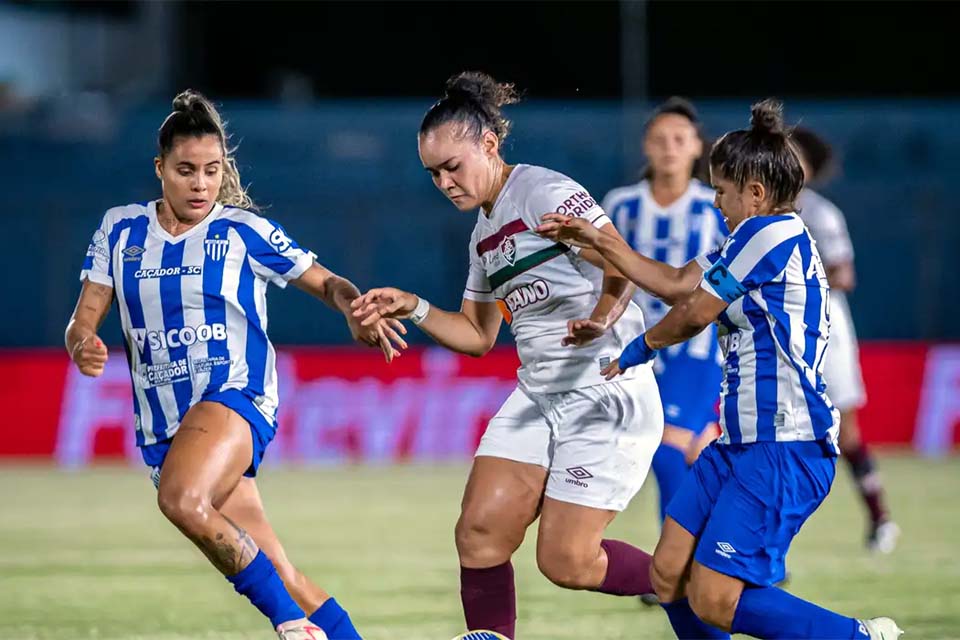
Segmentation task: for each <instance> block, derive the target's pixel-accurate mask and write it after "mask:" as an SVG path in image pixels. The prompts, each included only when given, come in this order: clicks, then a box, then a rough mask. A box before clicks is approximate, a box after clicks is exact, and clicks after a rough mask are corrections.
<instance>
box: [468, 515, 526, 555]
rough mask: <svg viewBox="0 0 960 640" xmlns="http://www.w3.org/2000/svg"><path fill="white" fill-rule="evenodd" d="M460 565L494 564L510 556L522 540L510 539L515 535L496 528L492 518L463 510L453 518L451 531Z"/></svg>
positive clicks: (521, 537)
mask: <svg viewBox="0 0 960 640" xmlns="http://www.w3.org/2000/svg"><path fill="white" fill-rule="evenodd" d="M454 537H455V540H456V544H457V553H458V555H459V556H460V564H462V565H465V566H495V565H498V564H502V563H504V562H506V561H507V560H509V559H510V556H512V555H513V552H514V551H516V549H517V547H519V546H520V542H522V541H523V535H522V533H521V536H520V541H514V540H513V538H514V537H515V536H513V535H512V533H511V532H509V531H505V530H504V529H503V528H500V527H497V526H496V523H495V522H493V520H492V518H487V517H484V516H483V514H482V513H478V512H476V511H472V510H465V511H464V512H463V513H461V514H460V518H459V520H457V526H456V529H455V530H454Z"/></svg>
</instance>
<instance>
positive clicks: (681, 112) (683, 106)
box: [641, 96, 710, 182]
mask: <svg viewBox="0 0 960 640" xmlns="http://www.w3.org/2000/svg"><path fill="white" fill-rule="evenodd" d="M666 114H673V115H678V116H682V117H684V118H686V119H687V120H688V121H689V122H690V124H691V125H693V128H694V129H695V130H696V132H697V137H698V138H700V142H701V144H703V146H704V148H706V147H707V146H708V145H707V140H706V139H705V138H704V135H703V124H702V123H701V122H700V114H699V113H697V108H696V107H695V106H693V103H692V102H690V101H689V100H687V99H686V98H682V97H680V96H671V97H669V98H667V100H666V101H664V102H662V103H660V104H659V105H657V107H656V108H655V109H654V110H653V112H652V113H651V114H650V117H648V118H647V121H646V123H644V125H643V134H644V135H646V134H647V132H648V131H649V130H650V127H651V126H653V123H654V122H655V121H656V119H657V118H659V117H660V116H662V115H666ZM641 176H642V177H643V178H644V179H645V180H652V179H653V167H652V166H651V165H647V166H645V167H644V168H643V170H642V171H641ZM692 177H694V178H696V179H698V180H701V181H702V182H709V181H710V165H709V163H708V162H707V158H706V154H701V155H700V157H699V158H697V159H696V160H694V161H693V170H692Z"/></svg>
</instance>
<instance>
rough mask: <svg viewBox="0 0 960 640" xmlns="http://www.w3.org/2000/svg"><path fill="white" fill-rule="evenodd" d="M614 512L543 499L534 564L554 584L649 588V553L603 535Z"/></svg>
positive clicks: (629, 591)
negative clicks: (535, 563)
mask: <svg viewBox="0 0 960 640" xmlns="http://www.w3.org/2000/svg"><path fill="white" fill-rule="evenodd" d="M616 515H617V512H616V511H611V510H608V509H595V508H593V507H585V506H583V505H578V504H573V503H570V502H563V501H561V500H555V499H553V498H550V497H545V498H544V499H543V508H542V510H541V513H540V530H539V534H538V536H537V566H538V567H540V571H541V572H542V573H543V575H544V576H546V577H547V578H548V579H549V580H550V581H551V582H553V583H554V584H556V585H558V586H561V587H564V588H567V589H590V590H592V591H599V592H601V593H608V594H611V595H619V596H637V595H640V594H643V593H651V592H652V591H653V587H652V585H651V583H650V565H651V562H652V560H653V558H652V556H650V554H648V553H646V552H644V551H641V550H640V549H637V548H636V547H634V546H632V545H630V544H627V543H626V542H622V541H620V540H609V539H604V537H603V534H604V531H605V530H606V528H607V525H609V524H610V522H612V521H613V519H614V518H615V517H616Z"/></svg>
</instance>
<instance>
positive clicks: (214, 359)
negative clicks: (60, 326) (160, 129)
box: [80, 202, 315, 446]
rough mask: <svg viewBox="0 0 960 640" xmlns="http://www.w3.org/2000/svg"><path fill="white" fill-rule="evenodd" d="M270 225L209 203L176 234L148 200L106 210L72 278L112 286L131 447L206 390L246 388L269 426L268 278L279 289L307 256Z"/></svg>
mask: <svg viewBox="0 0 960 640" xmlns="http://www.w3.org/2000/svg"><path fill="white" fill-rule="evenodd" d="M314 258H315V255H314V254H312V253H310V252H307V251H304V250H303V249H301V248H300V247H299V246H297V244H296V243H295V242H293V241H292V240H291V239H290V238H289V237H288V236H287V235H286V233H285V232H284V230H283V229H282V228H281V227H280V226H279V225H277V224H276V223H274V222H271V221H270V220H267V219H265V218H262V217H260V216H258V215H256V214H253V213H250V212H249V211H244V210H242V209H236V208H232V207H222V206H221V205H219V204H218V205H216V206H215V207H214V208H213V210H212V211H211V212H210V214H209V215H208V216H207V217H206V218H205V219H204V220H203V221H202V222H201V223H200V224H198V225H196V226H195V227H193V228H191V229H190V230H189V231H187V232H185V233H183V234H181V235H178V236H176V237H174V236H171V235H170V234H169V233H167V232H166V231H165V230H164V229H163V227H161V226H160V224H159V223H158V222H157V208H156V202H145V203H139V204H131V205H127V206H124V207H115V208H113V209H110V210H109V211H107V213H106V215H105V216H104V217H103V222H102V224H101V225H100V228H99V229H98V230H97V231H96V233H95V234H94V236H93V240H92V242H91V243H90V247H89V250H88V251H87V257H86V260H85V261H84V265H83V271H82V272H81V274H80V279H81V280H85V279H89V280H90V281H91V282H96V283H99V284H103V285H107V286H110V287H113V288H114V291H115V293H116V297H117V302H118V306H119V308H120V321H121V325H122V327H123V334H124V346H125V347H126V351H127V359H128V361H129V363H130V376H131V379H132V381H133V404H134V409H135V412H136V432H137V433H136V438H137V446H145V445H150V444H154V443H156V442H161V441H163V440H168V439H170V438H172V437H173V435H174V434H175V433H176V432H177V429H178V428H179V426H180V421H181V420H182V419H183V416H184V415H185V414H186V412H187V410H188V409H189V408H190V407H191V406H193V405H194V404H196V403H197V402H199V401H200V400H201V399H202V398H203V396H204V395H205V394H207V393H213V392H216V391H221V390H225V389H240V390H243V391H246V392H248V393H249V394H250V395H251V397H252V399H253V400H254V402H255V404H256V406H257V407H258V408H259V410H260V412H261V413H263V415H264V416H265V417H266V418H267V420H268V421H269V422H273V421H274V419H275V417H276V411H277V402H278V398H277V374H276V368H275V362H276V353H275V351H274V349H273V345H272V344H270V341H269V340H268V339H267V333H266V332H267V300H266V292H267V283H268V282H273V283H274V284H276V285H278V286H280V287H285V286H286V284H287V282H288V281H289V280H292V279H294V278H298V277H299V276H300V275H302V274H303V272H304V271H306V270H307V269H308V268H309V267H310V266H311V265H312V264H313V261H314Z"/></svg>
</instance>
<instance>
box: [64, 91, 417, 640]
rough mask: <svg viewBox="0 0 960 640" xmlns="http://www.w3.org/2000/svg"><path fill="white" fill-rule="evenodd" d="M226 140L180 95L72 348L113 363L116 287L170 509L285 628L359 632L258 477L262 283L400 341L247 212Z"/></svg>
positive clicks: (100, 248)
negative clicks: (311, 572) (322, 584)
mask: <svg viewBox="0 0 960 640" xmlns="http://www.w3.org/2000/svg"><path fill="white" fill-rule="evenodd" d="M227 140H228V136H227V134H226V131H225V129H224V126H223V123H222V120H221V118H220V114H219V113H218V112H217V110H216V109H215V108H214V106H213V105H212V104H211V103H210V102H209V101H208V100H207V99H206V98H204V97H203V96H201V95H200V94H198V93H194V92H192V91H186V92H183V93H181V94H180V95H178V96H177V97H176V98H175V99H174V101H173V112H172V113H171V114H170V115H169V116H167V118H166V119H165V120H164V122H163V124H162V125H161V127H160V130H159V133H158V141H157V145H158V148H159V149H158V155H157V158H156V159H155V170H156V175H157V177H158V178H159V179H160V182H161V185H162V193H163V197H162V199H160V200H153V201H148V202H141V203H137V204H131V205H127V206H121V207H114V208H112V209H110V210H108V211H107V213H106V215H105V216H104V218H103V222H102V224H101V226H100V228H99V229H98V230H97V231H96V233H95V234H94V236H93V241H92V242H91V244H90V247H89V250H88V252H87V258H86V260H85V262H84V265H83V271H82V272H81V276H80V279H81V281H82V282H83V288H82V291H81V293H80V299H79V301H78V302H77V307H76V310H75V311H74V314H73V317H72V318H71V319H70V323H69V325H68V327H67V331H66V346H67V351H68V352H69V353H70V356H71V357H72V358H73V360H74V362H75V363H76V365H77V367H78V368H79V369H80V372H81V373H83V374H85V375H88V376H99V375H101V374H102V373H103V369H104V366H105V364H106V362H107V349H106V347H105V346H104V344H103V342H102V341H101V340H100V338H99V337H98V336H97V330H98V328H99V327H100V325H101V323H102V322H103V320H104V318H105V317H106V315H107V313H108V312H109V310H110V305H111V303H112V301H113V299H114V297H115V296H116V299H117V303H118V308H119V310H120V315H121V324H122V327H123V333H124V346H125V347H126V351H127V359H128V361H129V366H130V374H131V379H132V382H133V397H134V410H135V412H136V416H135V423H136V438H137V446H138V447H140V451H141V453H142V455H143V460H144V462H145V463H146V464H147V465H148V466H150V467H152V468H153V474H152V479H153V481H154V483H155V484H156V486H157V502H158V504H159V507H160V511H161V512H162V513H163V515H164V516H166V517H167V519H168V520H170V522H171V523H172V524H173V525H174V526H176V527H177V528H178V529H179V530H180V531H181V532H182V533H183V534H184V535H185V536H186V537H187V538H189V539H190V540H191V541H192V542H193V543H194V544H196V545H197V547H199V548H200V550H201V551H202V552H203V553H204V554H205V555H206V556H207V558H208V559H209V560H210V562H211V563H212V564H213V565H214V566H215V567H216V568H217V569H218V570H219V571H220V572H221V573H223V575H224V576H225V577H226V578H227V580H228V581H230V583H232V584H233V586H234V588H235V589H236V590H237V592H238V593H241V594H243V595H244V596H246V597H247V598H248V599H249V600H250V602H251V603H252V604H253V605H254V606H256V607H257V608H258V609H259V610H260V612H261V613H263V614H264V615H265V616H266V617H267V618H269V619H270V621H271V624H272V625H273V626H274V627H275V628H276V629H277V631H278V633H279V635H280V637H281V638H283V639H285V640H307V639H308V638H309V639H311V640H319V639H320V638H326V637H330V638H345V639H350V638H359V637H360V636H359V634H358V633H357V632H356V630H355V629H354V627H353V624H352V623H351V621H350V617H349V615H347V612H346V611H344V610H343V609H342V608H341V607H340V605H339V604H338V603H337V602H336V600H334V599H333V598H330V596H329V595H328V594H327V593H326V592H325V591H323V590H322V589H320V588H319V587H318V586H316V585H315V584H313V583H312V582H310V580H309V579H307V578H306V576H304V575H303V574H302V573H300V572H299V571H298V570H297V569H296V568H295V567H294V566H293V565H292V564H291V563H290V561H289V560H288V559H287V556H286V553H285V551H284V549H283V547H282V546H281V545H280V542H279V540H278V539H277V537H276V534H274V532H273V529H272V528H271V526H270V523H269V522H268V521H267V518H266V514H265V513H264V509H263V504H262V502H261V500H260V494H259V492H258V490H257V486H256V483H255V481H254V476H255V475H256V473H257V468H258V466H259V465H260V462H261V461H262V459H263V454H264V451H265V450H266V447H267V445H268V444H269V443H270V441H271V440H272V439H273V437H274V435H275V433H276V429H277V423H276V412H277V404H278V397H277V372H276V353H275V351H274V348H273V345H271V343H270V341H269V340H268V338H267V335H266V326H267V318H266V289H267V285H268V284H269V283H271V282H272V283H274V284H276V285H278V286H280V287H281V288H282V287H285V286H286V285H287V283H289V282H292V283H293V284H295V285H296V286H297V287H298V288H299V289H302V290H303V291H305V292H307V293H309V294H310V295H312V296H314V297H316V298H318V299H319V300H322V301H323V302H325V303H326V304H327V305H328V306H330V307H331V308H333V309H336V310H339V311H341V312H343V313H345V314H346V320H347V324H348V325H349V327H350V330H351V332H352V334H353V335H354V337H355V338H356V339H357V340H359V341H362V342H365V343H367V344H369V345H371V346H373V345H379V347H380V348H381V349H382V350H383V352H384V354H385V356H386V358H387V360H388V361H389V360H390V359H391V358H392V357H393V356H394V355H395V354H396V352H395V351H394V349H393V346H392V343H391V341H390V338H392V339H393V340H394V341H396V343H397V344H398V345H400V346H405V343H404V342H403V340H402V338H400V337H399V336H398V335H397V333H396V332H395V331H394V328H397V330H400V331H402V327H400V326H399V323H397V324H396V325H394V328H392V327H391V326H390V325H387V324H384V323H383V322H381V323H377V324H375V325H371V326H368V327H360V326H359V322H358V321H356V320H354V319H353V318H352V316H351V315H350V314H349V311H350V302H351V301H353V300H354V299H355V298H356V297H357V296H358V295H359V291H357V288H356V287H354V286H353V284H351V283H350V282H349V281H348V280H345V279H344V278H341V277H340V276H337V275H335V274H333V273H331V272H330V271H328V270H326V269H324V268H323V267H321V266H320V265H318V264H316V263H315V262H314V258H315V257H316V256H315V255H314V254H313V253H311V252H308V251H305V250H303V249H301V248H300V247H299V246H298V245H297V244H296V243H295V242H294V241H293V240H291V239H290V238H289V237H288V236H287V235H286V233H285V232H284V230H283V229H282V227H280V226H279V225H277V224H276V223H274V222H272V221H270V220H267V219H265V218H262V217H260V216H258V215H256V214H255V213H252V212H251V210H252V209H254V208H255V205H254V204H253V202H252V201H251V200H250V198H249V197H248V196H247V194H246V192H245V191H244V189H243V186H242V185H241V183H240V176H239V174H238V172H237V169H236V165H235V163H234V160H233V158H232V157H231V155H230V153H229V152H228V149H227ZM389 322H396V321H389ZM388 336H389V338H388ZM291 596H292V597H291ZM305 611H308V612H310V616H309V619H307V618H306V617H305V613H304V612H305ZM324 634H326V635H324Z"/></svg>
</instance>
